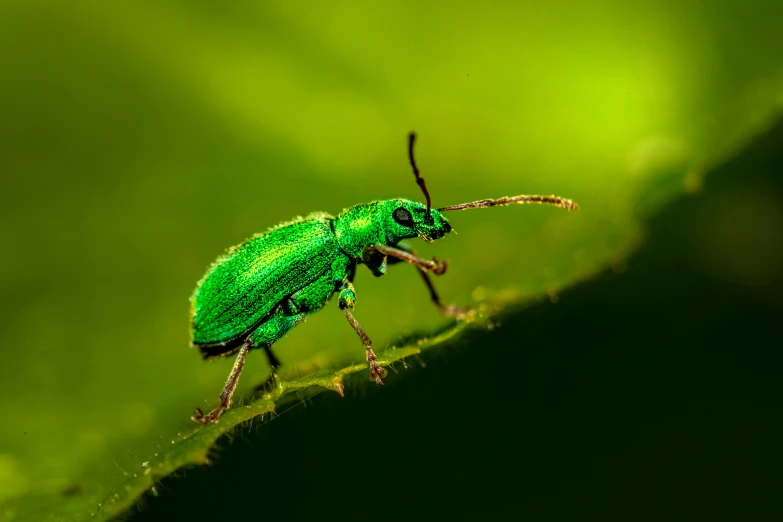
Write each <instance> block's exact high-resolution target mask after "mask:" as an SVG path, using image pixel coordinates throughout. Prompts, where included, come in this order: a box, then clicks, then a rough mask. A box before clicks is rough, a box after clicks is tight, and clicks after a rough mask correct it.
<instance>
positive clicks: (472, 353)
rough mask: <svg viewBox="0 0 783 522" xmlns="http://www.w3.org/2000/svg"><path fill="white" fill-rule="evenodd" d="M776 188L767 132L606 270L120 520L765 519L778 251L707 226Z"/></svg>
mask: <svg viewBox="0 0 783 522" xmlns="http://www.w3.org/2000/svg"><path fill="white" fill-rule="evenodd" d="M781 172H783V125H778V126H776V127H775V128H774V129H773V130H771V131H770V132H769V133H767V134H766V135H764V136H762V137H760V138H759V139H757V140H756V142H755V143H754V144H753V145H752V146H750V147H748V148H747V150H746V151H745V152H744V153H742V154H741V155H739V156H738V157H737V158H735V159H734V160H732V161H730V162H729V163H727V164H725V165H724V166H722V167H720V168H718V169H716V170H715V171H714V172H712V173H711V174H710V175H709V176H708V177H707V180H706V184H705V187H704V189H703V190H702V191H701V192H700V193H699V194H698V195H696V196H690V197H685V198H682V199H680V200H679V201H678V202H676V203H674V204H672V205H670V206H669V207H667V208H666V209H664V210H663V212H662V213H661V214H660V215H659V216H657V217H656V218H654V219H653V220H652V221H651V222H650V223H649V226H648V240H647V242H646V244H645V245H644V247H643V248H642V249H641V250H640V251H639V252H637V253H636V254H635V255H634V256H633V257H632V258H631V259H630V260H629V262H628V268H627V271H626V272H625V273H623V274H616V273H613V272H607V273H604V274H602V275H600V276H599V277H597V278H595V279H593V280H591V281H589V282H586V283H584V284H582V285H579V286H578V287H575V288H572V289H571V290H569V291H566V292H563V293H562V294H561V295H560V301H559V303H558V304H556V305H552V304H549V303H546V304H540V305H536V306H533V307H531V308H526V309H523V310H517V311H514V312H511V313H509V314H508V315H507V316H505V317H504V318H503V320H502V326H501V327H500V328H495V329H494V330H492V331H487V332H472V333H469V334H467V335H466V336H463V337H462V338H461V339H460V340H459V341H457V344H456V345H451V346H448V347H447V348H445V349H443V350H436V351H435V353H432V354H427V355H425V356H424V361H425V362H426V363H427V365H426V367H424V368H421V367H419V365H417V364H415V363H412V365H411V368H410V369H408V370H403V369H400V368H398V369H400V374H399V376H396V377H395V376H394V373H393V372H392V373H391V375H390V377H389V379H388V381H389V382H388V385H387V386H385V387H384V388H383V389H380V390H378V389H375V388H374V387H373V386H369V385H368V384H367V383H365V382H364V380H363V379H353V380H351V381H350V382H349V383H348V386H347V387H346V397H345V398H340V397H338V396H337V395H336V394H327V393H322V394H320V395H318V396H316V397H314V398H313V399H312V400H310V401H308V403H307V405H305V406H299V407H296V408H293V409H292V410H290V411H288V412H287V413H285V414H284V415H282V416H281V417H279V418H277V419H275V420H273V421H271V422H268V423H267V424H265V425H262V426H258V425H256V426H255V427H254V428H252V430H249V429H248V428H242V429H240V431H239V432H238V434H237V435H236V436H235V437H234V438H233V439H232V440H230V441H229V440H227V439H224V440H223V441H221V443H220V444H219V446H220V449H219V450H218V451H217V452H216V454H215V458H214V459H213V460H214V461H215V464H214V465H213V466H209V467H204V468H195V469H191V470H187V471H185V472H184V473H181V474H179V475H180V478H170V479H166V480H164V481H163V483H162V484H161V485H160V486H159V488H158V489H159V491H160V496H159V497H152V496H150V495H147V497H146V498H145V500H144V506H143V507H142V508H141V509H140V510H138V509H137V510H135V511H134V514H132V515H131V516H130V518H131V519H134V520H167V521H168V520H281V519H287V520H306V519H309V520H324V519H334V520H370V519H372V520H418V519H427V520H450V519H470V520H483V519H524V520H535V521H544V520H603V521H606V520H617V521H624V522H625V521H629V520H632V521H639V520H650V521H656V522H658V521H660V520H783V497H781V494H780V492H781V491H783V393H781V383H782V381H783V378H781V375H782V372H781V369H783V350H782V349H781V345H783V343H781V342H780V341H779V339H778V333H779V325H780V321H781V318H783V297H781V288H783V285H782V284H781V278H780V273H781V272H780V270H779V269H778V270H777V271H775V266H774V264H775V260H776V259H777V258H776V257H775V256H777V255H778V253H776V252H778V250H777V249H779V248H780V246H779V245H780V244H783V237H775V236H774V234H775V231H776V230H777V229H776V228H775V223H772V224H770V218H767V217H765V216H768V214H764V213H763V212H762V213H755V214H754V213H753V212H750V213H746V214H743V216H744V217H743V219H745V218H746V222H740V223H737V220H734V219H731V220H730V221H731V223H734V224H735V225H737V226H738V227H740V228H739V229H737V230H739V231H738V232H737V231H736V230H735V231H732V230H730V228H731V227H730V226H728V225H727V229H726V232H725V235H723V234H724V232H723V231H722V229H720V228H717V229H716V228H715V227H714V226H713V225H714V223H716V219H717V220H718V223H721V221H720V219H724V220H725V219H726V217H727V216H726V215H725V214H722V215H719V214H717V213H716V209H718V212H730V211H731V209H732V208H740V209H741V208H745V207H742V204H743V203H742V201H744V200H742V199H741V198H744V197H748V198H751V199H750V200H748V201H750V203H748V205H749V206H748V208H751V209H753V208H757V207H756V206H754V205H755V203H754V201H755V200H753V199H752V198H753V197H754V196H753V194H755V193H756V192H759V191H760V193H762V194H763V195H764V197H765V198H768V199H767V201H771V202H772V207H771V208H773V209H775V208H776V209H778V210H779V209H781V208H783V179H781V178H783V176H781ZM749 191H750V192H749ZM753 191H756V192H753ZM735 203H736V204H737V205H739V206H737V207H735V206H734V205H735ZM746 203H747V202H746ZM773 214H774V212H773ZM774 215H777V216H780V213H779V212H778V213H777V214H774ZM758 216H760V217H758ZM754 220H755V221H754ZM740 221H741V220H740ZM777 225H778V226H779V225H780V223H777ZM743 227H744V228H743ZM743 230H745V232H744V233H743ZM737 234H739V236H737V237H735V236H736V235H737ZM758 234H760V236H758ZM765 234H766V235H765ZM770 234H772V235H770ZM757 236H758V237H757ZM769 237H772V241H770V240H768V239H766V238H769ZM710 238H713V239H714V241H713V239H710ZM715 238H717V239H715ZM754 238H755V239H754ZM723 239H725V241H726V242H727V243H724V242H722V241H723ZM734 240H737V241H739V243H736V244H735V243H732V241H734ZM775 240H776V241H777V244H774V243H775ZM743 241H745V242H748V244H749V245H750V247H749V248H748V250H747V251H746V252H745V251H743V248H742V245H743V244H745V243H743ZM765 244H766V245H768V248H769V250H764V245H765ZM710 245H718V246H717V247H715V248H717V250H716V251H720V248H724V247H725V248H726V249H728V250H729V251H730V252H732V253H733V254H734V257H735V260H734V261H732V262H731V263H728V264H718V265H714V266H713V265H712V264H710V259H711V251H709V250H705V249H709V248H712V247H711V246H710ZM759 245H760V246H759ZM743 256H750V257H748V258H747V259H745V257H743ZM764 256H767V257H768V258H769V259H766V258H764V259H761V258H763V257H764ZM705 260H706V261H705ZM742 263H745V264H744V265H743V264H742ZM754 263H762V264H760V265H758V266H761V267H766V268H764V269H765V270H768V272H764V274H767V275H765V278H766V280H759V279H754V278H753V277H752V276H753V274H756V273H758V270H756V271H755V272H754V270H755V269H754V266H757V265H755V264H754ZM765 263H766V264H765ZM705 267H706V268H705ZM727 267H728V268H727ZM732 267H740V268H737V269H736V270H734V269H733V268H732ZM759 270H761V269H759ZM733 274H735V275H736V274H739V275H738V276H737V277H733ZM742 274H746V275H747V274H750V278H749V279H748V278H743V276H742ZM182 475H185V479H184V480H183V479H182V478H181V476H182Z"/></svg>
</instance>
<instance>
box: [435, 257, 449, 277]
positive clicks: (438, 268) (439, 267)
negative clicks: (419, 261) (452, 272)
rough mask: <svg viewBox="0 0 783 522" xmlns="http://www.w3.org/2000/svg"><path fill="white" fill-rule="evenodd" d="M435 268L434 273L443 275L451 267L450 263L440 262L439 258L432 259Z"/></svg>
mask: <svg viewBox="0 0 783 522" xmlns="http://www.w3.org/2000/svg"><path fill="white" fill-rule="evenodd" d="M432 262H433V264H434V266H433V267H432V273H433V274H435V275H443V274H445V273H446V269H447V268H448V267H449V262H448V261H442V262H439V261H438V258H437V257H433V258H432Z"/></svg>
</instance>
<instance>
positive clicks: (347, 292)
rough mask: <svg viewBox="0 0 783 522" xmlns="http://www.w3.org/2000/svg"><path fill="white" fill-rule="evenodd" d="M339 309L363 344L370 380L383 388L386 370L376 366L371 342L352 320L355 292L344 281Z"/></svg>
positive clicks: (349, 284) (350, 285)
mask: <svg viewBox="0 0 783 522" xmlns="http://www.w3.org/2000/svg"><path fill="white" fill-rule="evenodd" d="M339 305H340V309H341V310H342V311H343V313H344V314H345V318H346V319H348V322H349V323H350V325H351V326H352V327H353V329H354V330H355V331H356V334H357V335H358V336H359V338H360V339H361V340H362V342H363V343H364V347H365V348H366V349H367V362H368V363H369V365H370V378H371V379H373V380H374V381H375V383H376V384H377V385H378V386H383V380H382V379H381V378H382V377H386V370H385V369H384V368H383V367H382V366H381V365H379V364H378V358H377V357H376V356H375V352H373V351H372V341H371V340H370V338H369V337H367V334H366V333H364V330H363V329H362V327H361V325H360V324H359V321H357V320H356V318H354V316H353V314H352V313H351V310H352V309H353V307H354V306H355V305H356V292H354V289H353V285H352V284H351V283H349V282H348V281H346V282H345V283H343V287H342V290H341V291H340V299H339Z"/></svg>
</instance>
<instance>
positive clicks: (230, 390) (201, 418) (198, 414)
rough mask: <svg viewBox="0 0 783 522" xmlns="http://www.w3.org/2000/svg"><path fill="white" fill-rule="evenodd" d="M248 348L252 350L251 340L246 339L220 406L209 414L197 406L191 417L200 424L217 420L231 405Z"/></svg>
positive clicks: (222, 394)
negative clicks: (205, 413)
mask: <svg viewBox="0 0 783 522" xmlns="http://www.w3.org/2000/svg"><path fill="white" fill-rule="evenodd" d="M248 350H250V341H246V342H245V344H243V345H242V347H241V348H240V349H239V354H237V358H236V361H234V367H233V368H232V369H231V373H229V374H228V380H227V381H226V385H225V387H223V393H221V394H220V406H218V407H217V408H215V409H214V410H212V411H211V412H209V414H207V415H204V412H202V411H201V408H196V410H195V411H194V412H193V417H191V419H193V420H194V421H196V422H198V423H200V424H208V423H210V422H215V421H216V420H217V419H218V417H220V415H221V414H222V413H223V411H224V410H226V409H227V408H228V407H229V405H230V404H231V396H232V395H234V390H236V389H237V383H238V382H239V375H240V374H241V373H242V368H243V367H244V366H245V359H246V358H247V352H248Z"/></svg>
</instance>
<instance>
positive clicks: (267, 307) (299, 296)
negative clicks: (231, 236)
mask: <svg viewBox="0 0 783 522" xmlns="http://www.w3.org/2000/svg"><path fill="white" fill-rule="evenodd" d="M406 211H407V213H406ZM450 230H451V226H450V225H449V223H448V222H447V221H446V219H445V218H444V217H443V215H442V214H441V213H440V212H438V211H437V210H434V209H433V210H431V211H430V213H429V214H428V213H427V207H426V205H423V204H421V203H417V202H415V201H411V200H408V199H392V200H384V201H374V202H372V203H367V204H363V205H357V206H354V207H351V208H348V209H346V210H344V211H343V212H342V213H340V214H339V215H338V216H337V217H336V218H334V217H332V216H330V215H328V214H325V213H314V214H310V215H309V216H307V217H304V218H299V219H295V220H293V221H289V222H287V223H282V224H281V225H278V226H277V227H275V228H272V229H270V230H268V231H267V232H264V233H262V234H257V235H255V236H253V237H251V238H250V239H248V240H247V241H246V242H244V243H242V244H241V245H238V246H236V247H233V248H231V249H230V250H229V251H228V253H227V254H226V255H224V256H222V257H221V258H219V259H218V260H217V261H216V262H215V263H213V264H212V266H211V267H210V268H209V269H208V271H207V273H206V275H205V276H204V278H203V279H202V280H201V281H200V282H199V283H198V285H197V287H196V290H195V292H194V293H193V297H192V298H191V333H192V344H193V345H195V346H198V347H199V348H200V350H201V352H202V354H204V356H205V357H211V356H220V355H227V354H229V353H232V352H234V351H236V350H238V349H239V348H240V346H242V345H243V344H245V343H248V342H249V344H250V347H251V348H257V347H269V346H271V345H272V344H274V343H275V342H276V341H277V340H279V339H280V338H281V337H282V336H283V335H285V334H286V332H288V331H289V330H290V329H291V328H293V327H294V326H296V325H297V324H299V323H301V322H302V321H304V319H305V318H306V316H307V315H308V314H310V313H313V312H315V311H317V310H319V309H321V308H323V306H324V305H326V303H327V302H328V301H329V298H330V297H331V296H332V294H333V293H334V292H336V291H340V297H341V299H340V300H341V302H344V303H346V305H347V306H349V307H350V308H353V303H354V302H355V299H356V296H355V294H354V293H353V287H352V286H351V285H350V282H351V281H352V280H353V276H354V273H355V270H356V265H357V264H360V263H364V264H366V265H367V266H368V267H369V268H370V270H371V271H372V272H373V273H374V274H375V275H376V276H380V275H383V274H384V273H385V272H386V264H387V259H386V256H384V255H378V254H377V252H375V251H374V250H372V248H371V247H373V246H376V245H385V246H396V245H397V244H398V243H399V242H400V241H402V240H403V239H406V238H413V237H421V238H423V239H427V240H434V239H438V238H440V237H443V235H445V234H446V233H448V232H449V231H450Z"/></svg>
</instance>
